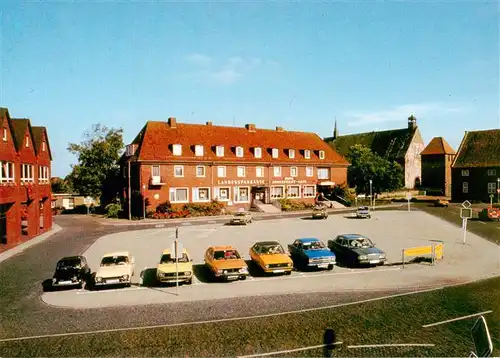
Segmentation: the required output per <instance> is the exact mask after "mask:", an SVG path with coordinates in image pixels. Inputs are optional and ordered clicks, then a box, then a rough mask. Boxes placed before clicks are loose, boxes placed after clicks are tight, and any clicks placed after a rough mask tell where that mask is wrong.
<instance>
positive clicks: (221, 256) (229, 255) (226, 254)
mask: <svg viewBox="0 0 500 358" xmlns="http://www.w3.org/2000/svg"><path fill="white" fill-rule="evenodd" d="M239 258H241V257H240V255H239V254H238V251H236V250H219V251H215V252H214V259H216V260H235V259H239Z"/></svg>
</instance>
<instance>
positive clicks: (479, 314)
mask: <svg viewBox="0 0 500 358" xmlns="http://www.w3.org/2000/svg"><path fill="white" fill-rule="evenodd" d="M491 312H493V311H484V312H479V313H474V314H470V315H467V316H462V317H457V318H452V319H447V320H446V321H439V322H436V323H430V324H424V325H423V326H422V328H427V327H432V326H437V325H440V324H445V323H450V322H455V321H460V320H462V319H467V318H471V317H476V316H481V315H483V314H487V313H491Z"/></svg>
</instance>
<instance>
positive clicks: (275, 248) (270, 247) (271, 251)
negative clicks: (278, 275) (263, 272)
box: [255, 244, 285, 255]
mask: <svg viewBox="0 0 500 358" xmlns="http://www.w3.org/2000/svg"><path fill="white" fill-rule="evenodd" d="M255 251H256V252H257V253H258V254H260V255H277V254H284V253H285V250H283V247H282V246H281V245H280V244H267V245H262V244H260V245H255Z"/></svg>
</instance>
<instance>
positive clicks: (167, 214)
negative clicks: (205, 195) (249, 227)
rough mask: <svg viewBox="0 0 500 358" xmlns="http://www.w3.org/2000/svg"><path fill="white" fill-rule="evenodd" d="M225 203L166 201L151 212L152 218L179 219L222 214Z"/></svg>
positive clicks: (150, 216)
mask: <svg viewBox="0 0 500 358" xmlns="http://www.w3.org/2000/svg"><path fill="white" fill-rule="evenodd" d="M223 209H224V204H222V203H219V202H217V201H212V202H210V203H202V204H183V205H178V204H172V203H170V202H168V201H167V202H165V203H163V204H160V205H158V207H157V208H156V211H155V212H149V213H148V217H149V218H151V219H178V218H187V217H195V216H216V215H222V213H223Z"/></svg>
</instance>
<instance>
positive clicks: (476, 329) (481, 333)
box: [471, 316, 493, 357]
mask: <svg viewBox="0 0 500 358" xmlns="http://www.w3.org/2000/svg"><path fill="white" fill-rule="evenodd" d="M471 333H472V339H473V340H474V346H475V347H476V356H477V357H489V356H491V354H492V353H493V343H492V342H491V336H490V332H489V330H488V325H487V324H486V319H485V318H484V316H480V317H479V318H478V319H477V321H476V323H474V326H473V327H472V330H471Z"/></svg>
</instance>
